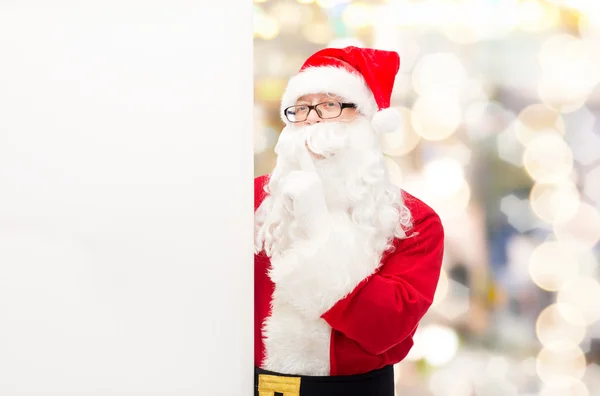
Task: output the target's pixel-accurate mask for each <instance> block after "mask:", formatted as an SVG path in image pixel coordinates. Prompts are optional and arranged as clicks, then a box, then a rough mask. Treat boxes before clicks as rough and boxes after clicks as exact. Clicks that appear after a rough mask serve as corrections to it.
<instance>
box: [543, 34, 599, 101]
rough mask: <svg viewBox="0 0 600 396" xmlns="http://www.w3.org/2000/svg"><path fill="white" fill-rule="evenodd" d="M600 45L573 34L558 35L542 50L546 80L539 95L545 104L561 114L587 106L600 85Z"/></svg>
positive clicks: (545, 43) (544, 78)
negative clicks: (599, 51)
mask: <svg viewBox="0 0 600 396" xmlns="http://www.w3.org/2000/svg"><path fill="white" fill-rule="evenodd" d="M596 46H597V45H594V44H593V43H591V42H589V41H586V40H581V39H580V38H578V37H575V36H572V35H569V34H557V35H554V36H552V37H550V38H549V39H547V40H546V41H545V42H544V43H543V44H542V47H541V50H540V54H539V60H540V65H541V67H542V78H541V80H540V82H539V86H538V93H539V95H540V98H541V99H542V101H543V102H544V103H546V104H547V105H549V106H550V107H552V108H555V109H557V110H558V111H561V112H571V111H574V110H576V109H578V108H580V107H581V106H583V104H584V103H585V101H586V100H587V98H588V96H589V94H590V93H591V91H592V89H593V88H594V87H595V85H596V84H597V83H598V82H599V81H600V57H598V56H597V55H596V56H593V55H592V54H595V53H597V52H598V51H597V48H596Z"/></svg>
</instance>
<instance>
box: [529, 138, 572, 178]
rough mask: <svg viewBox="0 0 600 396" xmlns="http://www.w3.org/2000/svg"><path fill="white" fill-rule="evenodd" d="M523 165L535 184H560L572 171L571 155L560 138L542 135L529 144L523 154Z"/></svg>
mask: <svg viewBox="0 0 600 396" xmlns="http://www.w3.org/2000/svg"><path fill="white" fill-rule="evenodd" d="M523 164H524V166H525V170H527V173H529V175H530V176H531V178H532V179H533V180H535V181H537V182H547V183H555V182H560V181H562V180H564V179H566V178H568V177H569V175H570V173H571V171H572V170H573V153H572V152H571V149H570V148H569V146H568V145H567V143H566V142H565V141H564V140H563V139H561V138H560V137H558V136H556V135H554V134H544V135H541V136H538V137H535V138H533V139H532V140H531V141H530V142H529V144H528V145H527V147H526V148H525V152H524V154H523Z"/></svg>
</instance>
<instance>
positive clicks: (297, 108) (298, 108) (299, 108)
mask: <svg viewBox="0 0 600 396" xmlns="http://www.w3.org/2000/svg"><path fill="white" fill-rule="evenodd" d="M307 109H308V107H306V106H299V107H296V111H306V110H307Z"/></svg>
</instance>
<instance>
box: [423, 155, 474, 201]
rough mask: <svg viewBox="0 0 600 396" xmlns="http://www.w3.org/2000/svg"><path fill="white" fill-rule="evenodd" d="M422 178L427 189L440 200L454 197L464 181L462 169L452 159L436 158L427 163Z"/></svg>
mask: <svg viewBox="0 0 600 396" xmlns="http://www.w3.org/2000/svg"><path fill="white" fill-rule="evenodd" d="M423 176H424V177H425V182H426V183H427V184H428V185H429V188H430V189H431V190H432V191H435V194H436V196H438V197H440V198H442V199H443V198H450V197H452V196H454V195H456V194H457V193H458V192H459V191H460V189H461V187H462V185H463V183H464V181H465V172H464V169H463V167H462V166H461V164H460V163H459V162H458V161H457V160H455V159H453V158H438V159H435V160H433V161H431V162H429V163H427V164H426V165H425V166H424V168H423Z"/></svg>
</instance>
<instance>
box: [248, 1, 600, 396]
mask: <svg viewBox="0 0 600 396" xmlns="http://www.w3.org/2000/svg"><path fill="white" fill-rule="evenodd" d="M254 26H255V27H254V59H255V65H254V76H255V126H254V133H255V148H254V150H255V175H257V176H258V175H262V174H265V173H269V172H270V171H271V170H272V169H273V166H274V164H275V155H274V153H273V147H274V145H275V143H276V140H277V138H278V134H279V132H280V131H281V129H282V127H283V124H282V123H281V121H280V119H279V99H280V97H281V94H282V92H283V89H284V88H285V85H286V83H287V80H288V78H290V77H291V76H292V75H294V74H295V73H296V72H297V71H298V69H299V68H300V66H301V65H302V63H303V62H304V60H305V59H306V58H307V57H308V56H309V55H311V54H312V53H313V52H315V51H317V50H319V49H321V48H323V47H343V46H346V45H356V46H361V47H374V48H381V49H391V50H396V51H398V52H399V54H400V56H401V68H400V73H399V74H398V76H397V78H396V84H395V90H394V93H393V98H392V106H394V107H397V108H399V109H400V110H401V111H402V112H403V114H404V116H405V117H404V119H405V122H404V125H403V127H402V129H401V130H400V131H398V132H396V133H393V134H389V135H387V136H385V137H384V140H383V146H384V150H385V154H386V159H387V161H388V164H389V168H390V171H391V175H392V177H393V180H394V182H395V183H398V184H399V185H400V186H401V187H402V188H403V189H405V190H406V191H408V192H409V193H411V194H413V195H415V196H417V197H419V198H421V199H422V200H424V201H425V202H426V203H428V204H429V205H431V206H432V207H434V208H435V209H436V210H437V211H438V213H439V214H440V216H441V217H442V220H443V222H444V226H445V229H446V235H447V246H446V255H445V261H444V267H443V273H442V277H441V280H440V284H439V287H438V293H437V295H436V299H435V302H434V304H433V307H432V308H431V310H430V312H429V313H428V314H427V316H426V317H425V319H424V320H423V322H422V324H421V326H420V328H419V331H418V333H417V336H416V338H415V347H414V348H413V350H412V352H411V353H410V355H409V356H408V358H407V359H406V360H405V361H403V362H402V363H400V364H399V365H398V366H397V389H398V395H401V396H404V395H410V396H496V395H497V396H517V395H519V396H534V395H535V396H590V395H600V321H599V319H600V283H599V282H598V280H599V270H598V261H599V257H600V249H599V243H598V241H599V239H600V122H599V121H598V119H599V117H600V87H599V86H598V83H599V82H600V2H598V1H595V0H594V1H592V0H562V1H561V0H553V1H550V0H422V1H418V0H415V1H409V0H396V1H393V0H389V1H383V0H380V1H362V2H360V1H349V0H316V1H314V0H297V1H296V0H260V1H258V0H255V5H254Z"/></svg>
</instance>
